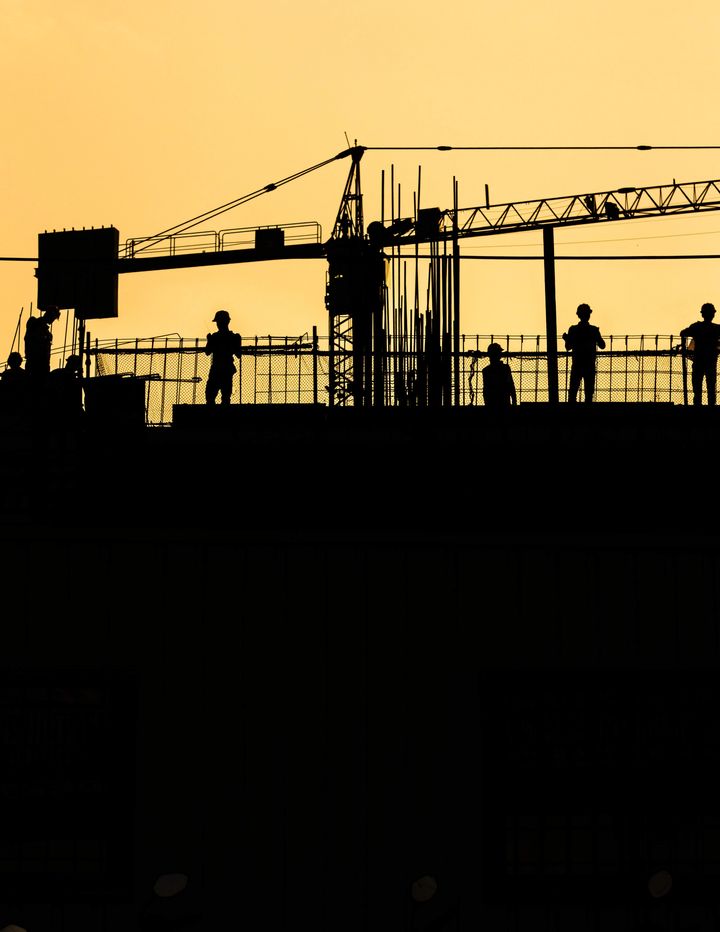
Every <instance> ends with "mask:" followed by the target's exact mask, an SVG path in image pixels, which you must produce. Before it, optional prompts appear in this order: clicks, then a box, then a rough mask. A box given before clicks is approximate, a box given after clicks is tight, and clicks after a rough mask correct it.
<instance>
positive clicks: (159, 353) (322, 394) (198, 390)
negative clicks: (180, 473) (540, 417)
mask: <svg viewBox="0 0 720 932" xmlns="http://www.w3.org/2000/svg"><path fill="white" fill-rule="evenodd" d="M490 343H499V344H500V345H501V347H502V350H503V355H502V359H503V361H504V362H506V363H507V364H508V365H509V366H510V369H511V371H512V374H513V379H514V382H515V388H516V394H517V401H518V403H519V404H533V403H539V404H542V403H547V402H548V401H549V400H550V391H549V387H548V352H547V345H546V340H545V337H544V336H542V335H529V336H528V335H518V336H513V335H505V336H499V335H498V334H484V335H483V334H475V335H463V336H462V337H461V338H460V341H459V345H458V346H456V347H455V348H454V350H453V352H455V353H456V361H457V366H454V365H452V364H451V359H450V357H449V354H448V359H447V360H444V362H443V361H441V363H440V365H437V363H435V365H436V371H437V372H440V373H441V376H442V378H443V379H445V380H446V381H447V384H448V386H450V389H451V390H449V391H443V392H442V393H440V394H439V395H435V396H430V395H429V394H428V393H427V392H425V394H424V395H421V394H419V393H418V392H417V391H416V389H417V386H418V385H423V384H424V381H423V380H426V378H427V372H428V367H427V361H426V360H424V359H423V358H422V357H421V356H420V355H419V354H418V353H417V352H416V351H415V352H414V353H413V354H407V355H403V356H402V358H400V357H399V356H398V355H397V351H396V350H394V349H392V350H387V351H386V353H385V358H384V364H383V366H382V368H381V370H379V375H378V376H377V377H378V378H381V379H382V380H383V391H382V393H381V397H382V398H383V400H384V403H385V404H387V405H388V406H391V407H399V406H420V407H422V406H425V405H427V404H428V403H429V402H428V399H431V400H432V397H435V398H440V401H439V402H435V403H437V404H440V405H447V404H452V405H454V404H455V399H457V403H458V404H459V405H460V406H461V407H467V406H482V405H483V393H482V370H483V368H484V367H485V366H486V365H487V364H488V355H487V347H488V345H489V344H490ZM556 352H557V385H558V397H559V400H560V401H561V402H564V401H567V398H568V390H569V383H570V370H571V366H572V359H571V356H570V354H569V353H568V352H566V351H565V349H564V347H563V346H562V345H561V344H560V343H559V344H558V346H557V348H556ZM91 354H92V355H94V359H95V374H96V375H97V376H115V377H117V378H135V379H142V380H144V382H145V388H146V421H147V423H148V424H149V425H153V426H166V425H169V424H172V420H173V407H174V406H175V405H197V404H205V403H206V401H205V385H206V383H207V379H208V375H209V372H210V363H211V359H210V357H209V356H208V355H206V353H205V342H204V340H203V341H201V340H198V339H183V338H177V337H169V338H153V339H149V340H133V341H127V342H120V341H116V342H114V343H108V344H104V345H102V346H100V345H96V346H95V347H94V348H93V349H92V350H91ZM330 360H331V356H330V345H329V337H319V338H310V337H309V336H308V335H307V334H304V335H303V336H300V337H273V336H264V337H254V338H248V337H246V338H244V339H243V342H242V349H241V356H240V358H239V359H237V360H236V370H237V371H236V373H235V375H234V376H233V383H232V395H231V398H230V402H231V404H253V405H263V404H273V405H280V404H282V405H287V404H290V405H292V404H313V403H319V404H325V405H330V404H331V403H332V399H331V398H330V394H329V392H330V384H331V381H332V379H331V372H330V365H331V362H330ZM399 371H402V372H403V373H404V378H403V380H398V378H397V373H398V372H399ZM595 372H596V375H595V391H594V401H595V402H599V403H602V402H613V403H617V402H627V403H639V402H643V403H649V402H654V403H672V404H683V403H684V402H685V391H684V380H683V365H682V354H681V351H680V341H679V338H678V337H673V336H659V335H657V336H644V335H639V336H610V337H608V338H607V340H606V348H605V350H603V351H600V352H598V355H597V360H596V369H595ZM458 380H459V384H457V381H458ZM583 397H584V395H583V387H582V386H581V388H580V392H579V394H578V400H579V401H582V400H583ZM344 403H345V404H352V400H350V401H349V402H348V401H345V402H344Z"/></svg>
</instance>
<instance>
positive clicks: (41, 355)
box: [25, 307, 60, 381]
mask: <svg viewBox="0 0 720 932" xmlns="http://www.w3.org/2000/svg"><path fill="white" fill-rule="evenodd" d="M59 317H60V311H59V310H58V309H57V308H56V307H48V308H47V309H46V310H45V312H44V313H43V314H41V315H40V316H39V317H28V320H27V323H26V324H25V371H26V372H27V374H28V375H29V376H31V378H33V379H34V380H35V381H41V380H44V379H45V378H46V377H47V376H48V375H49V374H50V350H51V349H52V340H53V338H52V330H51V327H52V325H53V324H54V323H55V321H56V320H57V319H58V318H59Z"/></svg>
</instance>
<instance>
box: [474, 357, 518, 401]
mask: <svg viewBox="0 0 720 932" xmlns="http://www.w3.org/2000/svg"><path fill="white" fill-rule="evenodd" d="M502 352H503V349H502V346H500V344H499V343H491V344H490V345H489V346H488V348H487V354H488V358H489V359H490V362H489V363H488V365H487V366H485V367H484V368H483V370H482V383H483V402H484V404H485V407H486V408H494V409H496V410H497V409H499V408H509V407H510V406H511V405H516V404H517V395H516V393H515V380H514V379H513V375H512V370H511V369H510V366H509V365H508V364H507V363H506V362H503V361H502V359H500V357H501V356H502Z"/></svg>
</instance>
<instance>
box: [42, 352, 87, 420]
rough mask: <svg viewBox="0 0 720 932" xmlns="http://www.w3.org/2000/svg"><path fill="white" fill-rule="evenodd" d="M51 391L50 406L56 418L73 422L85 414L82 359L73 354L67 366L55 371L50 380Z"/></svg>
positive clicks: (67, 360) (69, 357)
mask: <svg viewBox="0 0 720 932" xmlns="http://www.w3.org/2000/svg"><path fill="white" fill-rule="evenodd" d="M48 386H49V387H50V389H51V393H50V399H49V400H50V406H51V410H52V412H53V414H54V415H55V417H56V418H58V419H59V420H63V421H73V420H75V419H77V418H78V417H79V416H80V415H82V413H83V404H82V359H81V358H80V356H77V355H76V354H74V353H73V354H71V355H70V356H68V358H67V359H66V360H65V365H64V366H62V367H61V368H58V369H53V370H52V371H51V373H50V375H49V378H48Z"/></svg>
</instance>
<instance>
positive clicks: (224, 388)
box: [220, 375, 232, 405]
mask: <svg viewBox="0 0 720 932" xmlns="http://www.w3.org/2000/svg"><path fill="white" fill-rule="evenodd" d="M231 398H232V375H229V376H227V378H225V377H223V380H222V383H221V385H220V403H221V404H224V405H229V404H230V399H231Z"/></svg>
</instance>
